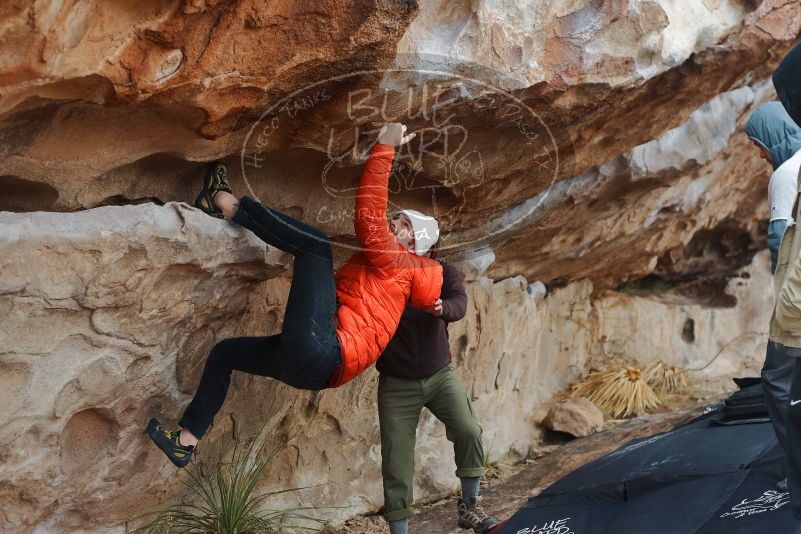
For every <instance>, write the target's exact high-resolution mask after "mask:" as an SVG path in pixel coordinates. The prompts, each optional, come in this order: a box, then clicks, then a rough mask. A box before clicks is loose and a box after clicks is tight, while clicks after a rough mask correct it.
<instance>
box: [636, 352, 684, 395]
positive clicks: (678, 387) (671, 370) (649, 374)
mask: <svg viewBox="0 0 801 534" xmlns="http://www.w3.org/2000/svg"><path fill="white" fill-rule="evenodd" d="M645 381H646V382H648V385H649V386H651V388H652V389H653V390H654V391H655V392H656V393H657V394H658V395H684V394H685V393H687V390H688V389H689V388H688V385H687V373H686V372H685V371H684V369H682V368H681V367H676V366H675V365H668V364H666V363H665V362H663V361H662V360H658V361H656V362H654V363H652V364H651V365H649V366H648V367H647V368H646V369H645Z"/></svg>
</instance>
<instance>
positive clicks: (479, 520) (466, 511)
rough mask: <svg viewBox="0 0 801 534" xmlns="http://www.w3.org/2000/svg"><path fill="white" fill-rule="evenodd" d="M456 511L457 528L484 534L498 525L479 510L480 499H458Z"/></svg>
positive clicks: (492, 518) (481, 509) (493, 519)
mask: <svg viewBox="0 0 801 534" xmlns="http://www.w3.org/2000/svg"><path fill="white" fill-rule="evenodd" d="M458 510H459V528H465V529H468V528H472V529H473V532H476V534H484V533H485V532H487V531H488V530H489V529H491V528H492V527H494V526H495V525H497V524H498V521H496V520H495V518H494V517H492V516H489V515H487V513H486V512H485V511H484V509H483V508H481V497H473V498H472V499H469V500H468V501H463V500H462V499H459V505H458Z"/></svg>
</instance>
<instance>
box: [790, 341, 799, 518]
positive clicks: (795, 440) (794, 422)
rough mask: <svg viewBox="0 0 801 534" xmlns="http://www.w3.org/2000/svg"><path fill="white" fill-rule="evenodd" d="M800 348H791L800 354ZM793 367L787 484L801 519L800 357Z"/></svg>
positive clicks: (794, 513)
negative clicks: (800, 452)
mask: <svg viewBox="0 0 801 534" xmlns="http://www.w3.org/2000/svg"><path fill="white" fill-rule="evenodd" d="M800 352H801V350H800V349H796V348H793V349H789V350H788V353H790V354H795V355H798V354H799V353H800ZM795 360H796V364H795V367H794V368H793V381H792V385H791V386H790V399H789V401H788V403H787V484H788V486H789V488H790V506H791V507H792V510H793V515H794V516H795V518H796V519H797V520H801V454H799V451H800V450H801V365H799V363H798V362H799V360H798V358H795Z"/></svg>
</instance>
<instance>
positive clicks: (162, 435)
mask: <svg viewBox="0 0 801 534" xmlns="http://www.w3.org/2000/svg"><path fill="white" fill-rule="evenodd" d="M147 435H148V436H150V439H152V440H153V443H155V444H156V446H157V447H158V448H159V449H161V451H162V452H163V453H164V454H166V455H167V458H169V459H170V461H171V462H172V463H174V464H175V465H176V466H178V467H184V466H185V465H186V464H188V463H189V460H191V459H192V453H193V452H194V451H195V448H194V447H192V446H188V447H185V446H183V445H181V443H180V442H179V441H178V431H177V430H176V431H175V432H171V431H169V430H167V429H166V428H164V427H163V426H161V423H159V422H158V420H157V419H151V420H150V421H148V422H147Z"/></svg>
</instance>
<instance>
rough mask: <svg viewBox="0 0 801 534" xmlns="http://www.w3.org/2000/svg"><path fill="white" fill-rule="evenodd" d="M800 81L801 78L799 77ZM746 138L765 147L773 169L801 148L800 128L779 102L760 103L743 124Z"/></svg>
mask: <svg viewBox="0 0 801 534" xmlns="http://www.w3.org/2000/svg"><path fill="white" fill-rule="evenodd" d="M799 80H800V81H801V78H800V79H799ZM745 133H746V134H748V138H749V139H751V140H752V141H754V142H756V143H758V144H759V145H761V146H763V147H765V149H767V151H768V152H770V156H771V159H773V170H776V169H778V168H779V167H781V166H782V164H783V163H784V162H785V161H787V160H788V159H790V158H792V157H793V155H794V154H795V153H796V152H798V151H799V150H801V128H799V127H798V125H797V124H796V123H795V122H793V119H791V118H790V116H789V115H788V114H787V112H786V111H785V110H784V106H782V104H781V103H779V102H768V103H767V104H762V105H761V106H759V107H758V108H757V109H756V111H754V112H753V113H752V114H751V116H750V117H749V118H748V122H747V123H746V125H745Z"/></svg>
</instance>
